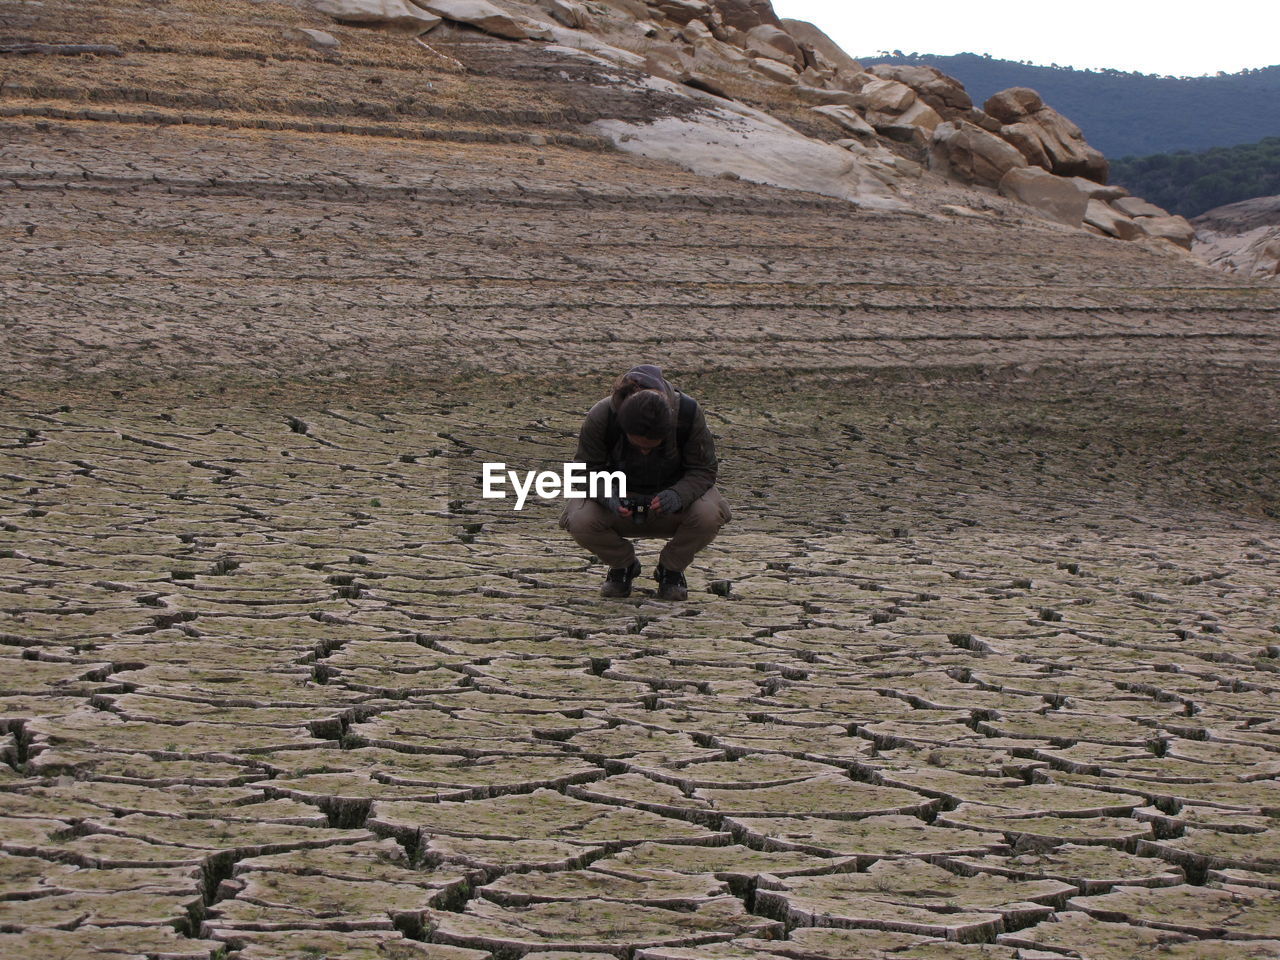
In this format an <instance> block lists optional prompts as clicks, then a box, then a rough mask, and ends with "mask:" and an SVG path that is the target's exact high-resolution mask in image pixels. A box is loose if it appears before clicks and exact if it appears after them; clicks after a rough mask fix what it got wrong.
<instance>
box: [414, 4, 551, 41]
mask: <svg viewBox="0 0 1280 960" xmlns="http://www.w3.org/2000/svg"><path fill="white" fill-rule="evenodd" d="M413 2H414V3H415V4H417V5H418V6H419V7H421V8H422V9H424V10H426V11H428V12H430V13H434V14H435V15H436V16H438V17H444V18H445V19H446V20H452V21H454V22H455V23H465V24H468V25H470V26H473V27H476V28H477V29H480V30H483V31H484V32H485V33H492V34H493V35H494V36H497V37H506V38H507V39H509V40H527V39H529V38H530V37H536V36H541V35H542V34H543V31H542V30H541V29H540V28H539V27H538V25H536V24H532V23H530V22H529V21H522V20H519V19H517V18H516V17H514V16H512V15H511V14H509V13H507V12H506V11H505V10H503V9H501V8H500V7H498V6H496V5H494V4H492V3H490V2H489V0H413Z"/></svg>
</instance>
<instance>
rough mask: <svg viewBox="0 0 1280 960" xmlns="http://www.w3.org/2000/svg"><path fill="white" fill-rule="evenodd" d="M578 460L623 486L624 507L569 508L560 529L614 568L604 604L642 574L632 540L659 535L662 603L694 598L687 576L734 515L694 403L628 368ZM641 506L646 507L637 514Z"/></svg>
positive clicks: (582, 502) (577, 504)
mask: <svg viewBox="0 0 1280 960" xmlns="http://www.w3.org/2000/svg"><path fill="white" fill-rule="evenodd" d="M575 459H576V460H577V461H578V462H580V463H585V464H586V465H587V469H588V470H589V471H596V470H609V471H614V470H620V471H621V472H622V473H623V474H624V475H625V476H626V478H627V502H624V501H622V500H620V499H618V498H617V497H605V496H600V497H599V498H597V499H595V500H592V499H586V498H583V499H577V500H570V501H569V502H568V503H567V504H566V505H565V508H564V511H563V513H562V514H561V516H560V526H561V528H562V529H565V530H568V531H569V534H570V535H571V536H572V537H573V539H574V540H576V541H577V542H578V544H579V545H581V546H582V547H584V548H585V549H587V550H589V551H591V552H592V553H593V554H595V555H596V556H597V557H599V558H600V559H601V560H602V561H603V562H604V563H606V564H608V566H609V572H608V574H606V576H605V582H604V586H603V587H602V588H601V590H600V593H601V596H604V597H619V598H621V597H628V596H630V595H631V582H632V581H633V580H634V579H635V578H636V577H638V576H639V575H640V573H641V566H640V561H639V560H637V559H636V552H635V547H634V545H633V544H632V542H631V539H634V538H641V537H657V538H665V539H666V540H667V543H666V546H664V547H663V548H662V553H661V554H660V556H659V558H658V566H657V569H656V571H655V573H654V579H655V580H657V581H658V597H659V599H662V600H686V599H688V596H689V590H688V584H687V583H686V581H685V577H684V571H685V570H686V569H687V568H688V566H689V564H690V563H692V562H693V558H694V556H695V555H696V554H697V553H698V551H699V550H701V549H702V548H703V547H705V546H706V545H707V544H709V543H710V542H711V541H712V540H714V539H715V537H716V534H717V533H719V532H720V528H721V527H722V526H723V525H724V524H725V523H727V522H728V521H729V519H730V518H731V516H732V514H731V512H730V510H729V505H728V504H727V503H726V502H725V500H724V497H722V496H721V495H720V491H719V490H718V489H716V486H715V482H716V475H717V464H716V448H715V442H714V441H713V440H712V438H711V431H710V430H708V429H707V421H706V418H705V417H704V416H703V413H702V409H701V408H700V407H699V406H698V404H697V403H696V402H695V401H694V400H693V398H692V397H689V396H687V395H685V394H683V393H681V392H680V391H678V390H676V389H675V388H673V387H672V386H671V385H670V384H669V383H667V381H666V379H665V378H664V377H663V375H662V370H661V369H659V368H658V367H656V366H654V365H653V364H642V365H640V366H637V367H632V368H631V369H630V370H628V371H627V372H626V373H624V374H623V375H622V376H621V377H619V378H618V380H617V381H616V382H615V383H614V385H613V393H612V394H610V395H609V396H608V397H605V398H604V399H603V400H601V401H599V402H598V403H596V404H595V405H594V406H593V407H592V408H591V410H590V411H588V413H587V418H586V420H585V422H584V423H583V424H582V430H581V431H580V433H579V435H578V450H577V453H576V454H575ZM637 501H638V502H639V503H640V504H642V505H643V506H642V509H640V510H632V509H631V508H630V507H629V506H628V503H632V504H634V503H635V502H637ZM646 510H647V515H645V512H646Z"/></svg>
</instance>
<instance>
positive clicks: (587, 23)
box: [315, 0, 1193, 248]
mask: <svg viewBox="0 0 1280 960" xmlns="http://www.w3.org/2000/svg"><path fill="white" fill-rule="evenodd" d="M315 2H316V5H317V6H318V8H319V9H321V10H323V11H325V12H327V13H328V14H330V15H331V16H333V17H334V18H335V19H337V20H338V21H340V22H361V23H370V22H374V23H381V24H384V25H387V26H396V25H404V24H408V29H410V30H413V31H414V32H418V31H421V33H420V36H427V37H428V38H429V37H431V36H441V37H442V38H443V37H448V36H450V35H452V34H454V33H456V31H457V30H458V29H459V28H460V27H461V28H462V29H466V28H473V29H479V30H482V31H485V32H487V33H490V34H493V35H496V36H501V37H505V38H510V39H515V40H530V41H535V42H544V43H547V44H550V45H553V46H559V47H567V48H572V49H576V50H578V51H580V52H581V53H583V54H585V55H588V56H590V57H591V58H593V59H594V60H596V61H597V62H599V63H607V64H611V65H613V66H615V67H618V68H622V69H625V70H628V71H638V72H639V73H640V77H639V78H636V77H634V76H633V77H631V78H630V80H627V79H624V76H619V77H618V78H617V79H616V80H615V82H617V83H622V84H626V83H631V84H636V83H639V84H640V85H642V86H643V87H645V88H647V89H649V90H657V91H662V92H664V93H667V94H668V95H670V96H673V97H677V98H684V99H686V100H689V101H691V102H689V103H687V104H682V105H680V106H679V107H674V105H673V107H674V108H672V107H669V108H668V109H666V110H659V112H658V115H657V116H655V117H647V118H645V119H644V121H643V122H641V123H636V122H634V121H627V120H623V119H611V120H602V121H597V122H596V123H594V124H593V126H594V127H595V128H596V129H597V130H598V131H599V132H601V133H604V134H606V135H608V136H609V137H610V138H611V139H612V140H613V141H614V143H615V144H616V145H617V146H619V147H620V148H621V149H623V150H627V151H629V152H634V153H639V154H641V155H644V156H652V157H660V158H662V159H666V160H671V161H674V162H676V163H679V164H680V165H682V166H684V167H686V168H688V169H690V170H693V171H695V172H697V173H702V174H707V175H728V176H740V177H742V178H744V179H747V180H753V181H756V182H762V183H771V184H775V185H778V186H783V187H789V188H794V189H801V190H807V191H812V192H817V193H824V194H827V195H830V196H836V197H842V198H845V199H849V200H853V201H855V202H858V203H859V204H861V205H863V206H875V207H878V208H882V209H903V208H904V205H905V207H911V206H912V204H911V197H910V194H911V193H912V191H909V190H907V189H905V185H904V180H906V179H909V178H914V177H918V176H919V175H920V171H921V169H922V168H927V169H929V170H932V171H935V172H937V173H938V174H940V175H941V176H943V177H947V178H949V179H952V180H954V181H956V182H959V183H963V184H967V185H971V186H975V187H977V188H979V189H992V190H998V191H999V192H1000V193H1001V194H1002V195H1004V196H1008V197H1012V198H1014V199H1016V200H1018V201H1020V202H1022V203H1025V204H1027V205H1029V206H1030V207H1032V208H1033V209H1034V210H1036V211H1037V212H1038V213H1039V214H1041V215H1043V216H1046V217H1049V218H1051V219H1054V220H1057V221H1059V222H1062V223H1064V224H1067V225H1068V226H1074V227H1084V228H1085V229H1087V230H1091V231H1093V232H1096V233H1100V234H1102V235H1105V236H1110V237H1114V238H1118V239H1121V240H1134V239H1143V240H1154V241H1156V242H1157V243H1159V242H1170V243H1174V244H1177V245H1180V246H1182V247H1184V248H1190V246H1191V241H1192V239H1193V230H1192V228H1191V227H1190V225H1189V224H1188V223H1187V222H1186V221H1185V220H1183V219H1182V218H1180V217H1171V216H1170V215H1169V214H1168V213H1167V212H1166V211H1164V210H1161V209H1159V208H1157V207H1154V206H1153V205H1151V204H1144V203H1141V202H1140V201H1137V200H1133V199H1130V198H1128V196H1127V191H1125V190H1123V189H1122V188H1117V187H1107V186H1106V183H1107V161H1106V160H1105V158H1104V157H1103V156H1102V154H1101V153H1099V152H1098V151H1097V150H1095V149H1093V148H1092V147H1090V146H1089V145H1088V143H1087V142H1085V139H1084V136H1083V135H1082V133H1081V131H1080V128H1079V127H1077V126H1076V125H1075V124H1073V123H1072V122H1071V121H1070V120H1068V119H1067V118H1066V117H1063V116H1062V115H1061V114H1059V113H1058V112H1057V111H1055V110H1054V109H1053V108H1052V107H1050V106H1048V105H1046V104H1045V103H1044V102H1043V101H1042V100H1041V98H1040V97H1039V95H1038V94H1036V93H1035V91H1033V90H1029V89H1025V88H1014V89H1010V90H1006V91H1003V92H1001V93H998V94H996V95H994V96H992V97H991V98H990V99H988V100H987V102H986V103H985V104H984V105H983V107H982V108H980V109H979V108H976V107H975V106H974V104H973V102H972V101H971V100H970V98H969V96H968V94H967V93H966V92H965V90H964V87H963V86H962V85H961V84H960V83H959V82H957V81H956V80H954V79H952V78H950V77H948V76H946V75H944V74H942V73H941V72H939V71H938V70H935V69H933V68H930V67H921V66H906V67H903V66H891V65H881V66H879V67H872V68H870V69H869V70H864V69H863V68H862V66H861V65H860V64H859V63H857V62H856V61H854V60H853V59H851V58H850V57H849V56H848V55H847V54H846V53H845V52H844V51H843V50H841V49H840V48H839V46H837V45H836V44H835V43H834V42H833V41H832V40H831V39H830V38H829V37H827V36H826V34H824V33H823V32H822V31H821V30H820V29H818V28H817V27H816V26H814V25H813V24H810V23H804V22H801V21H796V20H786V21H784V20H780V19H779V18H778V17H777V15H776V14H775V13H774V11H773V9H772V7H771V5H770V4H769V3H768V2H767V0H751V2H748V0H651V2H648V3H643V2H640V0H608V2H602V3H580V2H577V0H527V2H526V0H495V2H492V3H491V2H489V0H394V3H389V2H387V0H315ZM406 4H407V6H406ZM778 121H782V124H780V123H779V122H778ZM895 199H896V200H898V201H900V202H899V203H895V202H894V201H895ZM1116 201H1123V202H1119V203H1117V202H1116ZM904 202H905V204H904Z"/></svg>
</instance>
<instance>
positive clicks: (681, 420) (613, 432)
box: [604, 393, 698, 459]
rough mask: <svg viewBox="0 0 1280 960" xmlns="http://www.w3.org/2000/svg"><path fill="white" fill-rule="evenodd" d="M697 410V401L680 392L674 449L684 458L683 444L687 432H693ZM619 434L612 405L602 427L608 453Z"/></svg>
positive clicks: (620, 432) (687, 435) (687, 434)
mask: <svg viewBox="0 0 1280 960" xmlns="http://www.w3.org/2000/svg"><path fill="white" fill-rule="evenodd" d="M697 412H698V401H697V400H695V399H693V397H691V396H689V395H688V394H687V393H682V394H680V410H679V412H678V413H677V414H676V450H677V451H678V452H679V454H680V456H681V459H683V458H684V445H685V444H686V443H688V442H689V434H690V433H692V432H693V418H694V415H695V414H696V413H697ZM621 435H622V428H621V427H619V426H618V414H617V412H616V411H615V410H614V409H613V407H610V408H609V420H608V422H607V423H606V424H605V428H604V448H605V450H606V451H608V452H609V453H610V454H612V453H613V448H614V446H615V445H616V444H617V442H618V438H619V437H620V436H621Z"/></svg>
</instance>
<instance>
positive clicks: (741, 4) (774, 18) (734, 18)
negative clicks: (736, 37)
mask: <svg viewBox="0 0 1280 960" xmlns="http://www.w3.org/2000/svg"><path fill="white" fill-rule="evenodd" d="M711 6H712V7H713V8H714V9H715V11H716V13H718V14H720V20H721V22H723V23H724V25H725V26H726V27H730V28H732V29H734V30H741V31H742V32H743V33H746V32H747V31H749V30H751V29H752V28H753V27H758V26H760V25H761V24H762V23H767V24H771V25H773V26H775V27H781V26H782V21H781V20H779V19H778V15H777V14H776V13H774V12H773V4H772V3H770V2H769V0H711Z"/></svg>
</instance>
